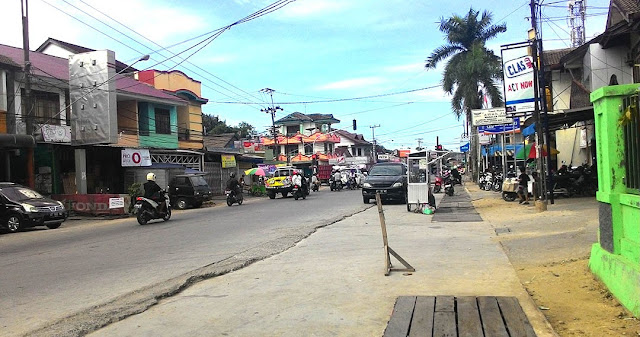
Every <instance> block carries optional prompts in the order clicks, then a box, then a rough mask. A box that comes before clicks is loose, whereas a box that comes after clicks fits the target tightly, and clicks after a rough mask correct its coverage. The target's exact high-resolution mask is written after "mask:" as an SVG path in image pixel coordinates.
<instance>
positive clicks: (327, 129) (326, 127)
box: [320, 124, 329, 133]
mask: <svg viewBox="0 0 640 337" xmlns="http://www.w3.org/2000/svg"><path fill="white" fill-rule="evenodd" d="M320 131H322V132H323V133H327V131H329V125H327V124H322V127H320Z"/></svg>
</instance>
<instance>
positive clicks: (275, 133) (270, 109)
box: [260, 88, 289, 164]
mask: <svg viewBox="0 0 640 337" xmlns="http://www.w3.org/2000/svg"><path fill="white" fill-rule="evenodd" d="M260 92H264V93H266V94H269V96H271V106H270V107H268V108H266V109H260V111H262V112H266V113H268V114H271V134H272V135H273V141H274V142H275V147H274V149H273V155H274V156H275V158H276V161H277V160H278V157H280V153H279V152H280V151H279V149H280V145H278V131H277V130H276V122H275V119H276V111H278V110H280V111H283V110H282V108H280V107H279V106H275V105H274V103H273V93H274V92H275V90H273V89H271V88H264V89H260ZM276 152H277V153H276ZM285 154H286V149H285ZM287 164H289V156H288V155H287Z"/></svg>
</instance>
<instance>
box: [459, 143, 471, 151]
mask: <svg viewBox="0 0 640 337" xmlns="http://www.w3.org/2000/svg"><path fill="white" fill-rule="evenodd" d="M460 152H469V143H466V144H464V145H461V146H460Z"/></svg>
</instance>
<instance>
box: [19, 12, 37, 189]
mask: <svg viewBox="0 0 640 337" xmlns="http://www.w3.org/2000/svg"><path fill="white" fill-rule="evenodd" d="M21 9H22V49H23V51H24V71H23V72H24V96H22V99H23V100H24V103H25V104H24V106H25V110H26V111H23V116H24V119H25V125H26V128H27V130H26V133H27V135H28V136H33V116H32V113H33V101H32V99H31V61H30V60H29V1H28V0H22V1H21ZM34 166H35V165H34V162H33V148H28V149H27V185H29V187H31V188H33V187H35V167H34Z"/></svg>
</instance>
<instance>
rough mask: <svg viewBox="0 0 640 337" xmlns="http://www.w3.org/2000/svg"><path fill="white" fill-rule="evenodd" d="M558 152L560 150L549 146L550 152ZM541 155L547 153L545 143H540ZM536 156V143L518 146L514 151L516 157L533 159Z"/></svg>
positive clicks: (553, 153)
mask: <svg viewBox="0 0 640 337" xmlns="http://www.w3.org/2000/svg"><path fill="white" fill-rule="evenodd" d="M558 153H560V151H558V150H556V149H555V148H551V154H552V155H556V154H558ZM542 155H543V156H546V155H547V145H542ZM535 158H537V156H536V143H530V144H527V145H525V146H524V147H522V148H520V149H519V150H518V152H517V153H516V159H523V160H524V159H535Z"/></svg>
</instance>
